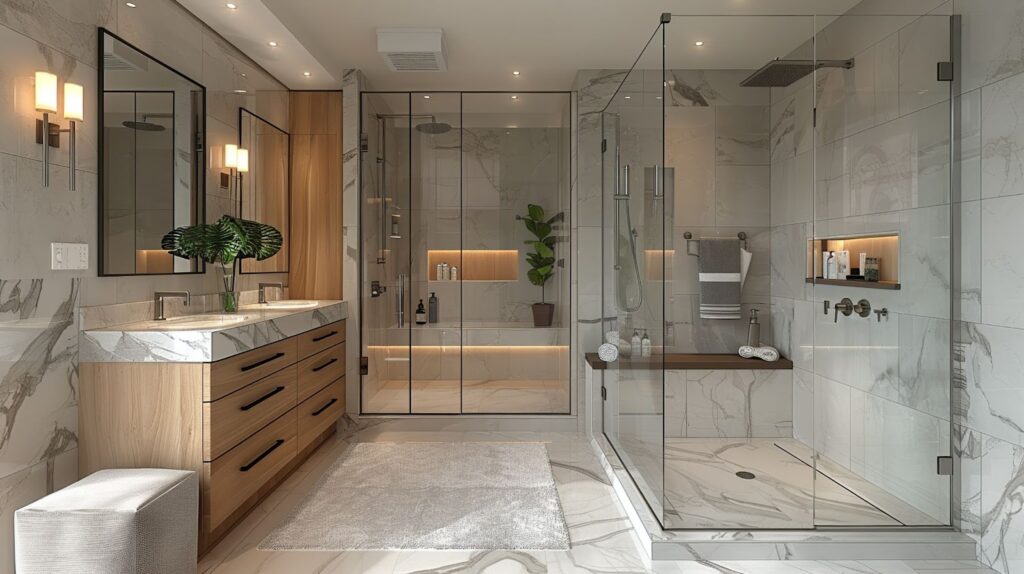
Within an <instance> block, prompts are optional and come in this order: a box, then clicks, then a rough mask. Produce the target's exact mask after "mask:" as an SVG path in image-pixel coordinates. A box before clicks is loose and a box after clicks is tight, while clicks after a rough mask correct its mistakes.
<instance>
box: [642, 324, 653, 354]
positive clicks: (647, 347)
mask: <svg viewBox="0 0 1024 574" xmlns="http://www.w3.org/2000/svg"><path fill="white" fill-rule="evenodd" d="M640 356H641V357H650V356H651V338H650V337H648V336H647V329H644V336H643V337H641V338H640Z"/></svg>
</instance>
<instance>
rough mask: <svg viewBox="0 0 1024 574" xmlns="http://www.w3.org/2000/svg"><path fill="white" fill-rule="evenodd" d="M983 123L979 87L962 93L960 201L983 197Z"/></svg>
mask: <svg viewBox="0 0 1024 574" xmlns="http://www.w3.org/2000/svg"><path fill="white" fill-rule="evenodd" d="M981 124H982V114H981V89H980V88H979V89H976V90H971V91H970V92H966V93H963V94H961V95H960V201H973V200H976V199H981V177H982V145H981ZM952 199H953V200H954V201H956V198H952Z"/></svg>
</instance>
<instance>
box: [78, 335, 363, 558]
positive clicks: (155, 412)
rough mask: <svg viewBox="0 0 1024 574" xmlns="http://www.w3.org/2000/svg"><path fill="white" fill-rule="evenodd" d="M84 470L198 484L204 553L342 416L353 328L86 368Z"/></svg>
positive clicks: (82, 426)
mask: <svg viewBox="0 0 1024 574" xmlns="http://www.w3.org/2000/svg"><path fill="white" fill-rule="evenodd" d="M80 368H81V380H80V383H81V385H80V393H81V396H80V401H79V449H80V452H79V472H80V474H81V476H87V475H88V474H91V473H93V472H95V471H97V470H101V469H105V468H152V467H157V468H179V469H186V470H194V471H196V472H197V473H198V474H199V476H200V489H201V492H200V513H199V515H200V527H199V531H200V536H199V537H200V539H199V548H200V553H202V552H204V551H206V550H208V549H209V548H210V547H212V546H213V544H214V543H215V542H216V541H217V540H219V539H220V538H222V537H223V536H224V535H225V534H227V532H228V531H230V529H231V527H232V526H234V525H235V524H236V523H237V522H238V521H239V520H240V519H241V518H242V517H243V516H245V514H246V513H248V512H249V510H251V509H252V508H253V507H254V506H255V505H256V504H257V503H258V502H259V501H260V500H261V499H262V498H263V497H264V496H266V495H267V494H269V493H270V492H272V491H273V490H274V488H276V487H277V485H279V484H280V483H281V481H282V480H284V478H285V477H286V476H287V475H288V474H289V473H290V472H291V471H292V470H294V469H295V468H296V467H297V466H298V465H299V464H301V463H302V462H303V461H304V460H305V459H306V458H308V456H309V455H310V454H312V452H313V451H314V450H316V448H317V447H318V446H320V444H322V443H323V441H324V440H326V439H327V438H328V437H329V436H330V435H331V434H333V433H334V430H335V428H336V425H335V423H336V422H337V421H338V419H339V418H340V417H341V415H342V414H343V413H344V412H345V321H338V322H336V323H331V324H329V325H325V326H323V327H318V328H316V329H313V330H311V331H307V332H305V333H302V334H299V335H296V336H294V337H290V338H288V339H284V340H281V341H277V342H275V343H270V344H268V345H264V346H262V347H258V348H256V349H253V350H251V351H246V352H244V353H241V354H238V355H235V356H233V357H229V358H227V359H224V360H221V361H217V362H214V363H82V364H81V365H80Z"/></svg>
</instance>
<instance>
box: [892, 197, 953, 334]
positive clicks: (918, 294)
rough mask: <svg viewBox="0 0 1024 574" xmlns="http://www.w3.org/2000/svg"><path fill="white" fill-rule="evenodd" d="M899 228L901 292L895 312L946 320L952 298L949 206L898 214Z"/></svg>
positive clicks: (912, 210) (911, 210)
mask: <svg viewBox="0 0 1024 574" xmlns="http://www.w3.org/2000/svg"><path fill="white" fill-rule="evenodd" d="M900 227H901V229H902V231H901V236H900V251H901V256H900V282H901V283H902V290H901V292H900V293H901V295H900V305H899V307H898V309H897V310H898V311H900V312H904V313H910V314H914V315H921V316H925V317H942V318H948V317H949V301H950V297H951V296H952V290H951V286H950V257H951V253H952V248H951V246H950V237H949V234H950V208H949V206H948V205H939V206H935V207H927V208H923V209H910V210H907V211H904V212H902V213H901V214H900ZM904 277H906V278H907V279H906V280H904V279H903V278H904Z"/></svg>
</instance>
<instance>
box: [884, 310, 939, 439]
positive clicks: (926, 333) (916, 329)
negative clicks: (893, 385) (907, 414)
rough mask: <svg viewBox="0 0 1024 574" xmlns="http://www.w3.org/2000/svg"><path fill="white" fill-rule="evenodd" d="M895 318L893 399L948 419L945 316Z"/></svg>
mask: <svg viewBox="0 0 1024 574" xmlns="http://www.w3.org/2000/svg"><path fill="white" fill-rule="evenodd" d="M898 320H899V397H898V400H897V402H899V403H900V404H902V405H906V406H908V407H910V408H913V409H916V410H919V411H922V412H925V413H928V414H930V415H932V416H935V417H938V418H940V419H943V420H949V416H950V403H949V401H950V397H949V387H950V373H949V365H950V357H949V350H950V346H949V345H950V342H949V329H950V327H949V320H947V319H934V318H931V317H918V316H915V315H903V314H901V315H899V317H898ZM891 322H892V320H891V319H890V323H891Z"/></svg>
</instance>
